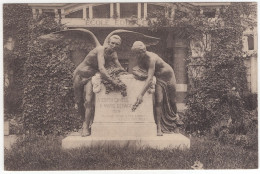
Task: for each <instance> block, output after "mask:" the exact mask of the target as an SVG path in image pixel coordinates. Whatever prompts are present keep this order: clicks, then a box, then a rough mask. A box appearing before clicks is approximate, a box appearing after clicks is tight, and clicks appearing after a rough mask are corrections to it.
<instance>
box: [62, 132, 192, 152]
mask: <svg viewBox="0 0 260 174" xmlns="http://www.w3.org/2000/svg"><path fill="white" fill-rule="evenodd" d="M93 146H120V147H124V146H129V147H137V148H142V147H151V148H155V149H164V148H172V149H173V148H180V149H188V148H190V139H189V138H187V137H185V136H184V135H182V134H164V135H163V136H153V137H94V136H88V137H81V136H68V137H66V138H64V139H63V140H62V148H64V149H72V148H79V147H93Z"/></svg>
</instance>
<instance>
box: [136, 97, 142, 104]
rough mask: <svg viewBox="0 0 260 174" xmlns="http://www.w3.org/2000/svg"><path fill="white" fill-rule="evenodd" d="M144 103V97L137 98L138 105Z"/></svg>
mask: <svg viewBox="0 0 260 174" xmlns="http://www.w3.org/2000/svg"><path fill="white" fill-rule="evenodd" d="M142 102H143V96H142V95H139V96H138V97H137V100H136V103H138V105H140V104H141V103H142Z"/></svg>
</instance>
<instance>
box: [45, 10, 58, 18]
mask: <svg viewBox="0 0 260 174" xmlns="http://www.w3.org/2000/svg"><path fill="white" fill-rule="evenodd" d="M42 13H43V14H46V15H47V16H50V17H55V12H54V10H53V9H43V10H42Z"/></svg>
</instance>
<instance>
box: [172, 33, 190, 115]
mask: <svg viewBox="0 0 260 174" xmlns="http://www.w3.org/2000/svg"><path fill="white" fill-rule="evenodd" d="M186 56H187V45H186V43H185V41H184V40H183V39H178V38H176V39H174V47H173V64H172V67H173V70H174V73H175V77H176V81H177V84H176V102H177V109H178V111H182V110H184V109H186V105H185V102H184V101H185V97H186V96H187V82H188V78H187V72H186V71H187V69H186V62H185V57H186Z"/></svg>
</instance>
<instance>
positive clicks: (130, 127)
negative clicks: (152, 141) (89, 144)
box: [91, 123, 157, 137]
mask: <svg viewBox="0 0 260 174" xmlns="http://www.w3.org/2000/svg"><path fill="white" fill-rule="evenodd" d="M91 132H92V136H93V137H125V136H128V137H150V136H156V134H157V131H156V124H155V123H93V125H92V126H91Z"/></svg>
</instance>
